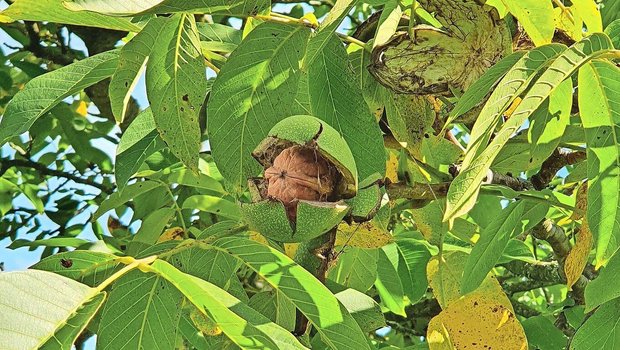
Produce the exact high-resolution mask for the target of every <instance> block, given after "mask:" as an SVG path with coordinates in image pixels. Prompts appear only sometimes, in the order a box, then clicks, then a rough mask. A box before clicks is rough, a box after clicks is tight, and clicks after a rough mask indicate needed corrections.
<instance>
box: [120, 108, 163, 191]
mask: <svg viewBox="0 0 620 350" xmlns="http://www.w3.org/2000/svg"><path fill="white" fill-rule="evenodd" d="M164 147H165V144H164V142H163V141H162V139H161V138H160V137H159V133H158V132H157V129H156V127H155V120H154V119H153V112H152V111H151V109H150V108H147V109H145V110H144V111H142V112H141V113H140V114H138V116H137V117H136V118H135V119H134V121H133V122H131V124H130V125H129V126H128V127H127V129H126V130H125V132H124V133H123V136H121V140H120V141H119V143H118V147H117V148H116V166H115V167H114V176H115V177H116V185H117V186H118V189H119V191H123V190H124V188H125V186H126V185H127V181H129V179H130V178H131V176H132V175H133V174H135V173H136V172H137V171H138V169H140V166H142V164H143V163H144V161H145V160H146V159H147V158H148V157H149V156H151V155H152V154H153V153H155V152H157V151H159V150H161V149H162V148H164Z"/></svg>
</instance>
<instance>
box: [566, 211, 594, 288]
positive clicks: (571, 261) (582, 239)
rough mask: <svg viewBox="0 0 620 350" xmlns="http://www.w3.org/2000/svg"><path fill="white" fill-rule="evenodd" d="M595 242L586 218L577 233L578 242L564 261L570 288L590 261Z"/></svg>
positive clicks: (567, 283) (567, 282)
mask: <svg viewBox="0 0 620 350" xmlns="http://www.w3.org/2000/svg"><path fill="white" fill-rule="evenodd" d="M593 242H594V239H593V237H592V232H591V231H590V227H589V226H588V222H587V220H586V219H585V218H584V219H583V223H582V224H581V228H580V229H579V233H578V234H577V242H576V243H575V245H574V246H573V248H571V250H570V252H569V253H568V256H566V260H565V261H564V273H566V285H567V286H568V289H569V290H571V289H572V286H573V285H574V284H575V283H576V282H577V281H578V280H579V277H580V276H581V274H582V273H583V270H584V269H585V267H586V264H587V263H588V258H589V256H590V250H591V249H592V243H593Z"/></svg>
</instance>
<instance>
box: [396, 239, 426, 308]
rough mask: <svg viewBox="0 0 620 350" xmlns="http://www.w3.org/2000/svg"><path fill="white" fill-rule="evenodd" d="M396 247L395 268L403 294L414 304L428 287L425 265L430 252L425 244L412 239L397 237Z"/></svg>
mask: <svg viewBox="0 0 620 350" xmlns="http://www.w3.org/2000/svg"><path fill="white" fill-rule="evenodd" d="M396 247H397V248H398V253H399V260H398V265H396V266H397V268H396V269H397V271H398V275H399V276H400V281H401V283H402V285H403V291H404V293H405V295H406V296H407V298H409V302H410V303H412V304H414V303H416V302H417V301H419V300H420V299H421V298H422V297H423V296H424V294H426V290H427V289H428V279H427V277H426V265H427V264H428V261H429V260H430V258H431V253H430V252H429V250H428V247H427V246H426V244H424V243H422V242H419V241H416V240H414V239H398V240H396Z"/></svg>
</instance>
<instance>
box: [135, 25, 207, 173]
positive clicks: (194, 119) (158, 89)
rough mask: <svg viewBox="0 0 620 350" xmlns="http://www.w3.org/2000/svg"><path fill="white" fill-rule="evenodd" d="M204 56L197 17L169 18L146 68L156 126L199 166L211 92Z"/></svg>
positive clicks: (192, 164) (172, 147)
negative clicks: (203, 122)
mask: <svg viewBox="0 0 620 350" xmlns="http://www.w3.org/2000/svg"><path fill="white" fill-rule="evenodd" d="M203 60H204V58H203V57H202V54H201V51H200V41H199V40H198V33H197V29H196V22H195V21H194V17H193V16H191V15H187V14H182V15H175V16H173V17H170V18H168V20H167V21H166V23H164V25H163V26H162V27H161V31H160V33H159V36H158V37H157V41H156V43H155V46H154V47H153V53H152V55H151V57H150V58H149V60H148V63H147V68H146V92H147V95H148V98H149V102H150V103H151V109H152V110H153V117H154V118H155V125H156V126H157V130H158V131H159V134H160V135H161V137H162V139H163V140H164V141H165V142H166V144H167V145H168V146H169V147H170V150H171V151H172V153H173V154H174V155H175V156H176V157H177V158H179V159H180V160H181V161H183V163H185V165H187V166H188V167H189V168H190V169H192V170H194V171H197V169H198V152H199V151H200V136H201V135H200V123H199V115H200V110H201V108H202V105H203V104H204V100H205V97H206V94H207V79H206V77H205V74H206V73H205V68H204V62H203Z"/></svg>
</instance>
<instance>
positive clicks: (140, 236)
mask: <svg viewBox="0 0 620 350" xmlns="http://www.w3.org/2000/svg"><path fill="white" fill-rule="evenodd" d="M175 213H176V211H175V210H174V209H173V208H159V209H157V210H155V211H154V212H152V213H151V214H149V215H148V216H147V217H146V218H144V219H143V220H142V225H141V226H140V229H139V230H138V232H136V234H135V235H134V236H133V239H132V240H131V243H130V244H129V248H128V249H127V253H128V254H132V255H133V254H135V253H136V252H138V251H140V250H141V248H144V247H145V246H150V245H153V244H155V243H157V240H158V239H159V237H160V236H161V234H162V233H163V232H164V229H165V228H166V226H167V225H168V222H170V219H172V217H173V216H174V214H175Z"/></svg>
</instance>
